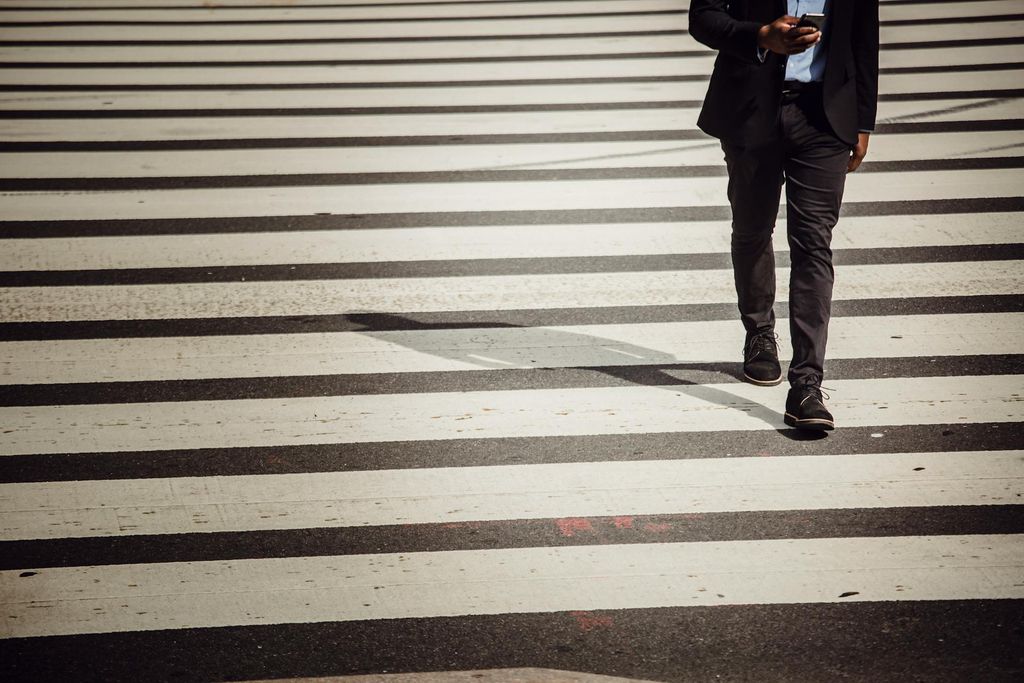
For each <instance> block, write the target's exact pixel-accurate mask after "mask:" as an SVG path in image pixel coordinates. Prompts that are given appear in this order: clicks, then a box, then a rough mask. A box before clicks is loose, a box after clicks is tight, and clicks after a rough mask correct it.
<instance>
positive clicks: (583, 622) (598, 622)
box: [569, 612, 613, 631]
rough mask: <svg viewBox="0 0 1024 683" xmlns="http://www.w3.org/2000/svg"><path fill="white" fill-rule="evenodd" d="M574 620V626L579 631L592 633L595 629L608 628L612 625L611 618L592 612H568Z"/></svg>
mask: <svg viewBox="0 0 1024 683" xmlns="http://www.w3.org/2000/svg"><path fill="white" fill-rule="evenodd" d="M569 614H571V615H572V616H574V617H575V618H576V624H577V625H578V626H579V627H580V630H581V631H593V630H594V629H597V628H610V627H611V626H612V624H613V621H612V618H611V617H609V616H605V615H603V614H594V613H593V612H570V613H569Z"/></svg>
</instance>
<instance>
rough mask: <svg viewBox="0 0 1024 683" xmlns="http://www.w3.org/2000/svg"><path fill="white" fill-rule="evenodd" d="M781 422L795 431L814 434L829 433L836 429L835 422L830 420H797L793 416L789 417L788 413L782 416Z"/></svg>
mask: <svg viewBox="0 0 1024 683" xmlns="http://www.w3.org/2000/svg"><path fill="white" fill-rule="evenodd" d="M782 421H783V422H785V423H786V424H788V425H789V426H790V427H796V428H797V429H807V430H811V431H815V432H830V431H832V430H833V429H835V428H836V424H835V422H832V421H831V420H823V419H820V418H812V419H809V420H798V419H797V418H796V416H795V415H790V414H789V413H786V414H785V415H783V417H782Z"/></svg>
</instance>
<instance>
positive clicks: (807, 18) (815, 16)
mask: <svg viewBox="0 0 1024 683" xmlns="http://www.w3.org/2000/svg"><path fill="white" fill-rule="evenodd" d="M824 25H825V15H824V14H819V13H817V12H808V13H807V14H805V15H803V16H802V17H800V23H799V24H797V25H796V27H797V28H802V27H804V26H811V27H813V28H816V29H818V30H819V31H820V30H821V27H822V26H824Z"/></svg>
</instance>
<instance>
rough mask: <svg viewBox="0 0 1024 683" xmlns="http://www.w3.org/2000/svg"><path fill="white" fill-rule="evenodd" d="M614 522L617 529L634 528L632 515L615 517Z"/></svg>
mask: <svg viewBox="0 0 1024 683" xmlns="http://www.w3.org/2000/svg"><path fill="white" fill-rule="evenodd" d="M612 522H613V523H614V524H615V528H616V529H632V528H633V518H632V517H613V518H612Z"/></svg>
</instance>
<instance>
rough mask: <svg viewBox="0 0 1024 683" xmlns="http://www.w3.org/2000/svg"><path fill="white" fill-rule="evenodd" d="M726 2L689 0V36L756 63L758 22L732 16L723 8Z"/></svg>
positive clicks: (745, 60)
mask: <svg viewBox="0 0 1024 683" xmlns="http://www.w3.org/2000/svg"><path fill="white" fill-rule="evenodd" d="M728 4H729V3H728V2H726V0H690V15H689V21H690V35H691V36H693V37H694V38H695V39H696V40H697V41H699V42H701V43H703V44H704V45H707V46H708V47H710V48H713V49H715V50H718V51H720V52H724V53H726V54H728V55H731V56H733V57H735V58H737V59H739V60H742V61H744V62H750V63H751V64H760V63H761V62H760V60H758V58H757V32H758V31H759V30H760V29H761V24H760V23H759V22H756V21H740V20H738V19H735V18H733V16H732V15H730V14H729V12H728V11H727V10H726V6H727V5H728Z"/></svg>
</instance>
